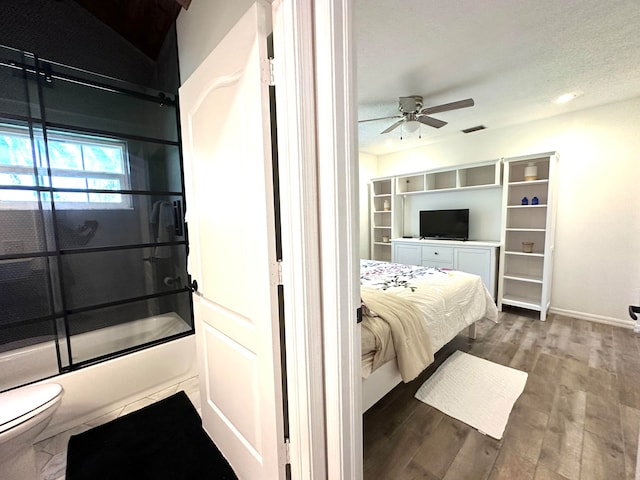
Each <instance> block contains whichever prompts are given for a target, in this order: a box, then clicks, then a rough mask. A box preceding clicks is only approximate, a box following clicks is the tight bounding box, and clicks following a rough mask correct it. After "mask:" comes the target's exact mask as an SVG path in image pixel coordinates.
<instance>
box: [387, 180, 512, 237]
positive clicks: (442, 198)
mask: <svg viewBox="0 0 640 480" xmlns="http://www.w3.org/2000/svg"><path fill="white" fill-rule="evenodd" d="M501 207H502V189H500V188H492V189H479V190H465V191H462V192H437V193H428V194H425V195H407V197H406V198H405V200H404V211H403V214H404V218H403V219H402V222H403V227H404V228H403V230H404V231H403V232H400V234H401V235H402V236H405V235H411V236H413V237H418V236H420V213H419V212H420V210H438V209H445V210H449V209H452V208H468V209H469V240H487V241H494V242H499V241H500V227H501V216H500V209H501ZM399 236H400V235H399Z"/></svg>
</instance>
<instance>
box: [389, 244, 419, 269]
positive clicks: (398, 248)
mask: <svg viewBox="0 0 640 480" xmlns="http://www.w3.org/2000/svg"><path fill="white" fill-rule="evenodd" d="M393 262H394V263H403V264H405V265H422V247H421V246H420V245H407V244H403V243H399V244H398V243H396V244H394V245H393Z"/></svg>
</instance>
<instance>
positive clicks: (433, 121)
mask: <svg viewBox="0 0 640 480" xmlns="http://www.w3.org/2000/svg"><path fill="white" fill-rule="evenodd" d="M416 120H418V121H419V122H420V123H424V124H425V125H429V126H430V127H433V128H441V127H444V126H445V125H446V124H447V122H445V121H443V120H438V119H437V118H433V117H427V116H426V115H418V117H417V118H416Z"/></svg>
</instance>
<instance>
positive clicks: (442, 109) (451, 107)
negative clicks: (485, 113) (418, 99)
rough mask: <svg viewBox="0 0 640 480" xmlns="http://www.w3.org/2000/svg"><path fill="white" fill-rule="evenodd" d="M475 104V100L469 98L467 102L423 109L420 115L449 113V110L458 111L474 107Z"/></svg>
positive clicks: (460, 101) (461, 101)
mask: <svg viewBox="0 0 640 480" xmlns="http://www.w3.org/2000/svg"><path fill="white" fill-rule="evenodd" d="M474 105H475V102H474V101H473V98H467V99H465V100H458V101H457V102H451V103H443V104H442V105H436V106H435V107H427V108H423V109H422V110H421V111H420V113H424V114H426V115H430V114H432V113H440V112H448V111H449V110H457V109H458V108H466V107H473V106H474Z"/></svg>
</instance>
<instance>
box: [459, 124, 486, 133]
mask: <svg viewBox="0 0 640 480" xmlns="http://www.w3.org/2000/svg"><path fill="white" fill-rule="evenodd" d="M485 128H487V127H485V126H484V125H478V126H475V127H470V128H465V129H464V130H462V133H471V132H477V131H478V130H484V129H485Z"/></svg>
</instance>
